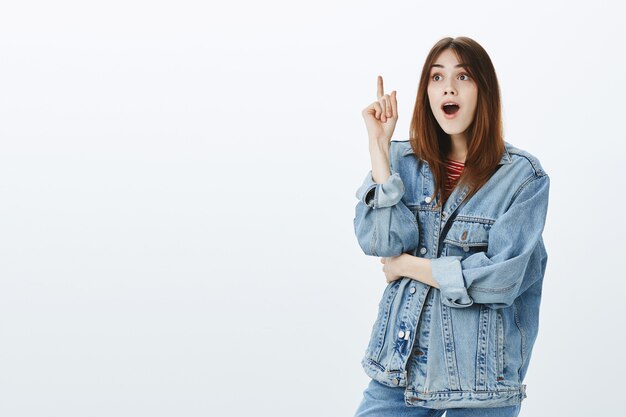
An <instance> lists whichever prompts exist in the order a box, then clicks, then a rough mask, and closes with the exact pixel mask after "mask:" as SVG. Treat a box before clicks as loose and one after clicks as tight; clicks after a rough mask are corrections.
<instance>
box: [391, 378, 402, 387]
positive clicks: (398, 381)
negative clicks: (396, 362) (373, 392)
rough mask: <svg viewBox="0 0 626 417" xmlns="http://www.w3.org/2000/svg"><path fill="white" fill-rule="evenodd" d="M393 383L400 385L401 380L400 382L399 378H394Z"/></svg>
mask: <svg viewBox="0 0 626 417" xmlns="http://www.w3.org/2000/svg"><path fill="white" fill-rule="evenodd" d="M391 383H392V384H393V385H398V384H399V383H400V380H399V379H398V378H393V379H392V380H391Z"/></svg>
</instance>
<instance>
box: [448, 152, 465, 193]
mask: <svg viewBox="0 0 626 417" xmlns="http://www.w3.org/2000/svg"><path fill="white" fill-rule="evenodd" d="M445 164H446V173H447V177H446V183H445V185H444V187H443V189H444V192H445V195H446V196H449V195H450V193H451V192H452V190H453V189H454V187H455V186H456V183H457V181H458V179H459V177H460V176H461V173H462V172H463V168H465V164H464V163H463V162H458V161H454V160H452V159H446V161H445Z"/></svg>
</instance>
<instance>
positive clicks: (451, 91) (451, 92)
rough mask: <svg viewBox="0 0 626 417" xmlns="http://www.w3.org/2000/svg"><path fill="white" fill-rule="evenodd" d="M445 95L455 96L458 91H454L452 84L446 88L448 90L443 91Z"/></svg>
mask: <svg viewBox="0 0 626 417" xmlns="http://www.w3.org/2000/svg"><path fill="white" fill-rule="evenodd" d="M443 92H444V94H445V95H455V94H456V90H455V89H454V87H452V85H451V84H448V85H447V86H446V88H445V89H444V90H443Z"/></svg>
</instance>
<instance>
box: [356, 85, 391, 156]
mask: <svg viewBox="0 0 626 417" xmlns="http://www.w3.org/2000/svg"><path fill="white" fill-rule="evenodd" d="M376 95H377V100H376V101H374V102H373V103H372V104H370V105H369V106H367V107H366V108H364V109H363V111H362V112H361V114H362V115H363V119H365V126H366V127H367V134H368V136H369V138H370V140H373V141H376V142H378V143H379V144H380V145H386V146H388V145H389V142H390V141H391V136H392V135H393V131H394V129H395V128H396V122H397V121H398V101H397V100H396V91H395V90H394V91H392V92H391V95H389V94H385V93H384V89H383V77H381V76H380V75H379V76H378V89H377V94H376Z"/></svg>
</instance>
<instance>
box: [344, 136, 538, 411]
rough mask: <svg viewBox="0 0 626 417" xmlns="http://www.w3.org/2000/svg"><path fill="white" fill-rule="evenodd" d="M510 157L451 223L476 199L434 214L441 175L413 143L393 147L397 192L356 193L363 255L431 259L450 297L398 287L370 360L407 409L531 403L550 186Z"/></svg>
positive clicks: (410, 285)
mask: <svg viewBox="0 0 626 417" xmlns="http://www.w3.org/2000/svg"><path fill="white" fill-rule="evenodd" d="M505 147H506V150H505V152H504V153H503V155H502V159H501V160H500V162H499V165H498V169H497V170H496V172H495V173H494V174H493V175H492V177H491V178H490V179H489V181H488V182H487V183H486V184H485V185H484V186H483V187H482V188H481V189H480V190H479V191H478V192H477V193H476V194H475V195H474V196H473V197H472V198H470V199H469V200H467V201H466V202H465V204H464V205H462V206H461V207H460V209H459V210H458V212H457V213H456V217H453V219H452V222H451V223H450V224H447V223H448V219H449V218H450V217H451V216H452V214H453V213H454V211H455V209H456V208H457V207H458V206H459V204H460V202H461V200H463V197H464V196H465V195H466V194H467V191H468V188H467V187H457V188H455V189H454V190H453V192H452V194H451V195H450V197H449V198H448V200H446V202H445V204H444V206H443V208H439V209H436V208H435V203H436V202H437V200H432V201H431V199H430V197H429V196H430V195H432V193H433V191H434V180H433V175H432V172H431V171H430V169H429V166H428V163H427V162H426V161H423V160H421V159H419V158H417V157H416V155H415V154H414V153H413V151H412V148H411V145H410V143H409V141H408V140H405V141H392V142H391V145H390V155H389V156H390V165H391V174H392V175H391V176H390V177H389V178H388V179H387V181H385V183H383V184H377V183H375V182H374V181H373V179H372V172H371V170H370V171H369V172H368V173H367V175H366V177H365V181H364V182H363V184H362V185H361V186H360V187H359V189H358V190H357V192H356V197H357V198H358V200H359V201H358V202H357V205H356V210H355V218H354V230H355V234H356V237H357V240H358V243H359V245H360V247H361V248H362V249H363V251H364V252H365V254H366V255H371V256H379V257H381V256H385V257H391V256H398V255H400V254H402V253H405V252H406V253H409V254H411V255H414V256H419V257H423V258H429V259H431V262H432V274H433V277H434V278H435V280H436V281H437V283H438V284H439V287H440V288H436V287H431V286H429V285H426V284H423V283H421V282H419V281H417V280H413V279H411V278H408V277H402V278H401V279H398V280H396V281H393V282H391V283H389V284H388V285H387V286H386V288H385V291H384V293H383V296H382V299H381V300H380V303H379V306H378V315H377V318H376V320H375V322H374V325H373V327H372V332H371V337H370V341H369V343H368V346H367V349H366V351H365V356H364V357H363V359H362V361H361V364H362V366H363V368H364V370H365V372H366V374H367V375H368V376H370V377H371V378H373V379H375V380H377V381H379V382H381V383H382V384H385V385H388V386H391V387H394V386H401V387H406V389H405V402H406V404H407V405H409V406H410V405H415V406H423V407H429V408H439V409H441V408H452V407H502V406H508V405H514V404H518V403H520V402H521V401H522V400H523V399H524V398H526V385H525V384H523V383H522V382H523V380H524V376H525V374H526V371H527V369H528V363H529V360H530V357H531V352H532V347H533V344H534V342H535V338H536V336H537V330H538V319H539V305H540V300H541V288H542V283H543V277H544V272H545V268H546V263H547V259H548V257H547V252H546V249H545V247H544V243H543V238H542V232H543V228H544V224H545V219H546V214H547V209H548V192H549V187H550V179H549V177H548V175H547V174H546V172H545V171H544V170H543V168H542V167H541V164H540V163H539V160H538V159H537V158H536V157H534V156H533V155H531V154H530V153H528V152H527V151H524V150H521V149H518V148H516V147H514V146H513V145H511V144H510V143H508V142H505ZM439 198H440V196H437V199H439ZM412 352H413V355H411V353H412Z"/></svg>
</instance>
